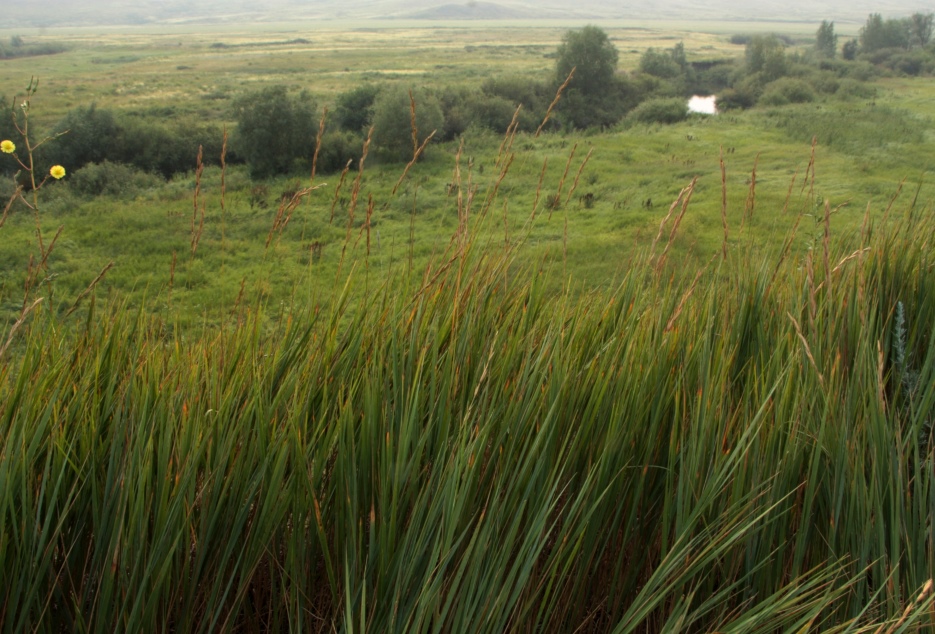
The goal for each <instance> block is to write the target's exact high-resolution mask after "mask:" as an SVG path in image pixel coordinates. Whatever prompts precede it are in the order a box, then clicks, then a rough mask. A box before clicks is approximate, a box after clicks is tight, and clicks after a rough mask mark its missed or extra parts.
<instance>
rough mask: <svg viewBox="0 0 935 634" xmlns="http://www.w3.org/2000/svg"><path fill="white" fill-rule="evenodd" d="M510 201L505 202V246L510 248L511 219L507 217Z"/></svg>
mask: <svg viewBox="0 0 935 634" xmlns="http://www.w3.org/2000/svg"><path fill="white" fill-rule="evenodd" d="M508 205H509V201H503V244H504V246H506V247H507V248H509V247H510V219H509V217H508V216H507V207H508Z"/></svg>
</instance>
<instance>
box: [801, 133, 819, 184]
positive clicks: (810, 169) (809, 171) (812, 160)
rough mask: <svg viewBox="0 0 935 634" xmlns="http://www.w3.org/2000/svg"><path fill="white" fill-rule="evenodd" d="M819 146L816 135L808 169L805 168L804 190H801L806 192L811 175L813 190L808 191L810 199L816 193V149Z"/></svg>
mask: <svg viewBox="0 0 935 634" xmlns="http://www.w3.org/2000/svg"><path fill="white" fill-rule="evenodd" d="M817 145H818V136H817V135H816V136H813V137H812V154H811V156H810V157H809V159H808V167H806V168H805V180H804V181H802V190H801V191H803V192H804V191H805V186H806V185H808V184H809V180H808V175H809V174H811V175H812V180H811V184H812V186H811V188H810V189H809V190H808V195H809V197H811V196H812V194H813V193H814V191H815V147H816V146H817Z"/></svg>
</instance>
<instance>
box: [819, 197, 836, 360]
mask: <svg viewBox="0 0 935 634" xmlns="http://www.w3.org/2000/svg"><path fill="white" fill-rule="evenodd" d="M821 256H822V264H823V265H824V269H825V270H824V274H825V276H824V277H825V279H824V280H822V282H821V283H822V284H827V287H826V289H825V292H826V295H827V304H826V308H825V310H826V311H827V310H828V309H830V308H831V306H833V304H832V303H831V302H832V300H833V297H832V293H831V202H830V201H827V200H826V201H825V222H824V235H823V236H822V239H821ZM816 291H817V289H816ZM825 331H826V332H827V334H828V344H829V349H830V344H831V336H832V329H831V328H825Z"/></svg>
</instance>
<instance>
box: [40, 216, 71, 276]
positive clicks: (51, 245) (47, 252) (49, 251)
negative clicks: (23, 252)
mask: <svg viewBox="0 0 935 634" xmlns="http://www.w3.org/2000/svg"><path fill="white" fill-rule="evenodd" d="M63 229H65V225H59V227H58V231H56V232H55V235H54V236H53V237H52V241H51V242H49V248H48V249H46V250H45V254H43V256H42V260H40V261H39V268H40V269H44V268H45V267H46V261H47V260H48V259H49V256H50V255H51V254H52V250H53V249H55V243H56V242H58V238H59V236H61V235H62V230H63Z"/></svg>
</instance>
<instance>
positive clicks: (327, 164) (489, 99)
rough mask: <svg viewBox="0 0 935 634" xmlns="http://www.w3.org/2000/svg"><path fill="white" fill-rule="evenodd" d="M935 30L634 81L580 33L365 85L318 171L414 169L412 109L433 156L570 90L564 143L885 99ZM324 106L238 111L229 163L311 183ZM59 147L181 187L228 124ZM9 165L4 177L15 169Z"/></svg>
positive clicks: (530, 119) (63, 128)
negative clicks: (739, 115) (307, 175)
mask: <svg viewBox="0 0 935 634" xmlns="http://www.w3.org/2000/svg"><path fill="white" fill-rule="evenodd" d="M932 18H933V16H932V14H914V15H912V16H910V17H909V18H905V19H889V20H884V19H883V18H882V17H881V16H880V15H879V14H872V15H871V16H870V17H869V18H868V20H867V23H866V25H865V26H864V27H863V28H862V29H861V31H860V34H859V36H858V38H856V39H854V40H849V41H848V42H845V43H844V44H843V46H841V47H840V55H839V54H838V52H839V48H838V36H837V35H836V33H835V32H834V23H833V22H829V21H824V22H822V24H821V25H820V26H819V28H818V30H817V32H816V34H815V40H814V44H813V45H812V46H811V47H803V46H797V47H796V48H795V49H794V50H793V51H792V52H790V50H789V49H790V45H792V44H796V43H795V42H793V41H791V40H789V39H788V38H785V37H783V36H779V35H775V34H765V35H764V34H758V35H753V36H735V37H733V38H732V41H733V42H735V43H738V44H740V43H742V44H743V45H744V56H743V58H741V59H739V60H738V59H722V60H694V61H693V60H690V59H689V58H688V55H687V53H686V50H685V47H684V45H683V44H682V43H681V42H680V43H677V44H675V45H674V46H673V47H671V48H668V49H658V48H650V49H648V50H646V51H645V52H644V53H643V55H642V56H641V58H640V61H639V64H638V67H637V69H636V70H635V71H633V72H630V73H624V72H621V71H620V70H619V69H618V58H619V53H618V51H617V48H616V47H615V46H614V44H613V42H612V41H611V39H610V37H609V36H608V34H607V33H606V32H605V31H603V30H602V29H600V28H598V27H596V26H586V27H584V28H581V29H573V30H569V31H567V32H566V33H565V35H564V37H563V38H562V41H561V44H560V45H559V47H558V49H557V51H556V53H555V55H554V57H555V67H554V70H553V72H552V73H551V75H550V76H546V77H540V78H535V77H525V76H508V75H506V76H496V77H490V78H488V79H486V80H484V81H483V82H482V83H481V84H480V86H479V87H463V86H448V87H440V88H436V89H433V90H429V89H426V88H417V89H413V90H410V89H409V88H408V87H406V86H401V85H389V84H377V83H364V84H361V85H358V86H355V87H352V88H350V89H349V90H347V91H345V92H343V93H340V94H339V95H337V96H336V98H335V99H334V100H333V103H331V104H328V106H329V107H328V112H327V114H326V116H325V117H324V129H323V130H324V133H323V135H322V137H321V144H320V151H319V153H318V156H317V165H316V168H317V169H318V171H319V172H321V173H328V172H334V171H339V170H341V169H343V168H344V167H345V166H346V165H347V164H348V162H351V161H354V160H356V159H357V158H359V156H360V154H361V148H362V146H363V141H364V139H365V138H366V137H367V135H368V133H369V132H370V130H371V128H372V150H373V152H374V153H375V154H377V155H378V156H380V157H381V158H382V159H383V160H387V161H403V160H408V159H409V158H411V157H412V153H413V134H412V126H411V123H412V117H411V114H412V112H411V108H412V106H413V104H414V105H415V123H416V129H417V130H418V138H417V139H416V141H417V143H419V144H421V143H423V142H424V141H425V140H426V138H428V136H429V135H433V137H432V138H433V140H435V141H449V140H452V139H456V138H458V137H459V136H461V135H463V134H464V133H466V132H467V131H468V130H469V129H471V128H473V129H476V130H489V131H492V132H495V133H503V132H504V131H506V130H507V129H508V127H509V126H510V125H511V124H512V123H514V116H515V117H516V119H515V124H516V126H517V129H518V130H519V131H522V132H532V131H534V130H536V129H537V128H538V126H539V125H540V124H541V123H542V122H543V120H544V119H545V118H546V116H545V115H546V112H547V111H549V108H550V105H551V104H552V101H553V98H554V97H555V95H556V93H557V91H558V90H559V87H563V88H562V96H561V100H560V101H559V103H558V104H557V107H556V108H555V109H554V111H553V112H551V113H550V118H549V122H548V125H547V129H548V130H552V131H555V130H572V129H587V128H601V129H604V128H608V127H611V126H619V125H632V124H638V123H673V122H677V121H680V120H682V119H684V118H686V117H687V116H688V111H687V103H686V97H688V96H690V95H692V94H716V95H717V97H718V107H719V109H721V110H729V109H733V108H749V107H752V106H754V105H757V104H761V105H774V106H775V105H782V104H787V103H801V102H808V101H813V100H815V99H818V98H821V97H826V96H831V95H836V96H838V97H841V98H866V97H868V96H870V95H872V94H873V88H872V87H870V86H868V85H867V84H865V83H864V82H866V81H867V80H869V79H872V78H873V77H875V76H877V75H878V74H880V73H881V72H899V73H905V74H922V73H935V46H933V42H932V23H933V19H932ZM573 69H574V72H573V73H572V70H573ZM322 105H323V104H320V103H319V102H318V100H317V99H316V98H315V96H314V95H312V94H311V93H310V92H308V91H302V92H299V93H290V92H289V91H288V90H287V89H286V87H284V86H272V87H268V88H264V89H262V90H258V91H254V92H249V93H246V94H244V95H242V96H240V97H239V98H237V99H235V100H233V102H232V110H231V115H230V118H231V119H232V120H233V121H234V122H235V126H234V127H233V129H232V133H231V139H230V144H229V151H228V155H227V159H228V162H230V163H242V164H246V165H247V167H248V168H249V171H250V174H251V176H252V177H253V178H267V177H271V176H275V175H278V174H287V173H292V172H294V171H297V170H302V171H305V172H307V171H308V170H309V168H310V166H311V162H312V160H313V154H314V152H315V147H316V140H317V138H318V134H319V123H320V121H322V114H323V111H324V108H321V107H320V106H322ZM517 108H519V110H518V111H517ZM15 116H16V113H15V112H14V117H15ZM0 135H2V136H3V138H15V136H16V135H15V130H14V129H13V128H12V121H11V120H10V119H9V118H7V119H6V120H0ZM52 135H53V136H55V138H54V139H53V140H52V141H51V142H49V143H48V144H46V145H44V146H43V147H42V148H41V151H40V153H39V159H40V163H41V162H42V161H43V160H45V157H49V160H51V157H53V156H54V160H55V162H57V163H61V164H67V165H69V166H70V173H71V174H73V175H74V177H75V178H77V179H78V180H79V181H80V180H81V177H80V170H81V168H82V167H84V166H89V165H94V166H96V167H95V171H94V175H95V176H94V178H93V179H91V178H87V179H85V181H83V182H85V187H86V189H88V190H89V191H90V192H91V193H93V192H94V190H95V189H98V190H100V191H105V190H107V188H108V182H107V181H108V174H110V175H111V177H112V178H111V180H112V179H114V178H122V179H125V178H126V170H125V169H124V170H120V169H117V168H116V167H113V165H115V164H122V165H124V166H130V167H132V168H133V169H135V170H139V171H142V172H147V173H152V174H156V175H159V176H161V177H164V178H169V177H171V176H172V175H174V174H176V173H180V172H187V171H190V170H191V169H193V167H194V157H195V156H196V155H197V151H198V147H199V146H202V147H204V156H205V157H209V158H208V160H209V161H211V160H214V161H217V160H218V157H219V156H220V154H221V144H222V139H223V133H222V130H221V126H220V124H218V123H205V122H202V121H197V120H194V119H191V118H189V119H183V120H180V121H177V122H174V123H162V122H160V121H158V120H156V119H155V118H154V117H153V116H140V115H134V114H131V113H123V114H117V113H115V112H113V111H111V110H108V109H103V108H98V107H96V106H94V105H91V106H87V107H81V108H76V109H74V110H72V111H71V112H69V113H68V114H67V115H66V116H65V117H64V118H63V120H62V121H60V122H59V124H58V125H57V126H55V128H54V130H53V131H52ZM58 135H60V136H58ZM7 163H8V164H6V165H0V169H6V170H10V169H11V165H10V164H9V163H11V162H9V161H8V162H7ZM101 165H104V166H107V167H105V168H104V169H102V168H101V167H100V166H101Z"/></svg>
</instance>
